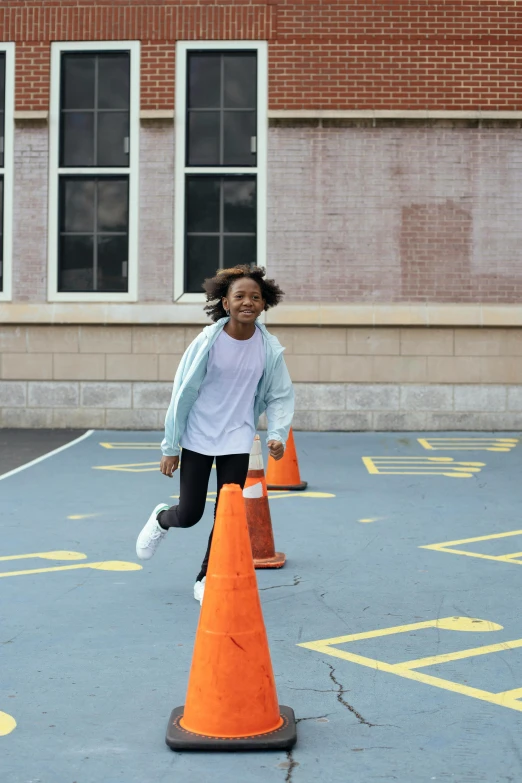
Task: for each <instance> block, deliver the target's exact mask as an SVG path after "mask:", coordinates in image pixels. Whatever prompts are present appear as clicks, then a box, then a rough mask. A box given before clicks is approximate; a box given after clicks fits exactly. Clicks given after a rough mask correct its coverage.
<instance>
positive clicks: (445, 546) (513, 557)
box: [419, 530, 522, 565]
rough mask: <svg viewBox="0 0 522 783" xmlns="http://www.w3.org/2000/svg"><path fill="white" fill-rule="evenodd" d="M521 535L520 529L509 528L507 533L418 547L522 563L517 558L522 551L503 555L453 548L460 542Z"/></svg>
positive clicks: (470, 542)
mask: <svg viewBox="0 0 522 783" xmlns="http://www.w3.org/2000/svg"><path fill="white" fill-rule="evenodd" d="M520 535H522V530H510V531H508V532H507V533H492V534H491V535H488V536H474V537H473V538H461V539H459V540H458V541H443V542H442V543H441V544H426V545H424V546H421V547H419V549H432V550H434V551H436V552H447V553H448V554H450V555H463V556H464V557H478V558H480V559H482V560H497V561H498V562H501V563H514V564H515V565H522V562H520V561H519V560H518V559H517V558H519V557H522V552H510V553H507V554H505V555H486V554H483V553H482V552H471V551H469V550H466V549H454V547H455V546H459V545H460V544H473V543H475V542H477V541H494V540H496V539H500V538H511V537H512V536H520Z"/></svg>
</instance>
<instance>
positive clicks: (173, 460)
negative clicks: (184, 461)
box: [160, 457, 179, 478]
mask: <svg viewBox="0 0 522 783" xmlns="http://www.w3.org/2000/svg"><path fill="white" fill-rule="evenodd" d="M178 467H179V457H162V458H161V462H160V470H161V472H162V473H163V475H164V476H168V477H169V478H172V475H173V473H174V471H176V470H177V469H178Z"/></svg>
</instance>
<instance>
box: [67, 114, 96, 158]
mask: <svg viewBox="0 0 522 783" xmlns="http://www.w3.org/2000/svg"><path fill="white" fill-rule="evenodd" d="M60 165H61V166H93V165H94V114H92V113H89V114H87V113H81V112H72V113H71V114H62V144H61V160H60Z"/></svg>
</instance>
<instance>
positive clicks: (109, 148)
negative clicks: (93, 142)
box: [97, 112, 129, 166]
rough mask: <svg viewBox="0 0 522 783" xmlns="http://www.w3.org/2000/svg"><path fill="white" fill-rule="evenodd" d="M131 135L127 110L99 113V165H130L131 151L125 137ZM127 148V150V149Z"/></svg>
mask: <svg viewBox="0 0 522 783" xmlns="http://www.w3.org/2000/svg"><path fill="white" fill-rule="evenodd" d="M128 137H129V115H128V113H127V112H100V113H99V114H98V160H97V165H98V166H128V165H129V153H128V146H127V147H126V142H125V139H126V138H127V139H128ZM126 150H127V151H126Z"/></svg>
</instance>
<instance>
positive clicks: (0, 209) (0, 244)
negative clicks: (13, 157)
mask: <svg viewBox="0 0 522 783" xmlns="http://www.w3.org/2000/svg"><path fill="white" fill-rule="evenodd" d="M3 262H4V178H3V177H0V291H3V290H4V263H3Z"/></svg>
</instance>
